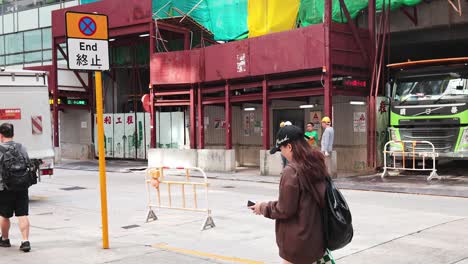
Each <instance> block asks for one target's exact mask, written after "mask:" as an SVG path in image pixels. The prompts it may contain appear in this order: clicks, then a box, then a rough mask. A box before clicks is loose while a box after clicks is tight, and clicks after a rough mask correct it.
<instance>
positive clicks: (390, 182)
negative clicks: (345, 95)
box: [57, 160, 468, 198]
mask: <svg viewBox="0 0 468 264" xmlns="http://www.w3.org/2000/svg"><path fill="white" fill-rule="evenodd" d="M454 165H455V166H454ZM146 167H147V164H146V162H145V161H122V160H108V161H107V164H106V169H107V171H109V172H124V173H125V172H127V173H130V172H132V171H142V170H144V169H145V168H146ZM57 168H61V169H68V170H82V171H98V170H99V167H98V162H97V161H95V160H88V161H76V160H64V161H63V162H62V163H61V164H58V165H57ZM390 173H391V176H390V177H387V178H385V179H382V178H381V177H380V175H381V174H380V173H375V174H370V175H363V176H356V175H355V173H354V174H353V173H345V172H340V173H339V175H338V179H335V182H336V183H337V185H338V186H339V187H340V188H342V189H347V190H361V191H376V192H391V193H408V194H422V195H437V196H450V197H465V198H468V163H463V164H462V163H461V162H457V163H455V164H453V163H447V162H446V163H442V166H441V168H439V174H440V175H441V176H442V179H438V180H437V179H436V180H432V181H430V182H428V181H426V178H427V176H428V173H425V174H420V175H418V174H415V173H411V172H410V173H406V172H401V173H400V174H398V173H397V172H396V171H391V172H390ZM183 174H184V172H183V171H181V172H180V175H183ZM207 175H208V177H209V178H210V179H222V180H230V181H247V182H257V183H276V184H277V183H279V179H280V177H279V176H260V174H259V171H258V169H255V168H242V169H240V170H238V171H237V172H234V173H219V172H207ZM194 176H195V177H197V176H198V177H200V174H197V173H195V174H194Z"/></svg>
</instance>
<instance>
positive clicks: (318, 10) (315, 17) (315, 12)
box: [298, 0, 422, 27]
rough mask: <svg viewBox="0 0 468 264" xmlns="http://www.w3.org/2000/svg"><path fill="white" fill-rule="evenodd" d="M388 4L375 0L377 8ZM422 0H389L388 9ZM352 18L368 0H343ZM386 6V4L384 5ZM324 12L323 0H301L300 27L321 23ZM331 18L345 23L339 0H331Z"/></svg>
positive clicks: (379, 8)
mask: <svg viewBox="0 0 468 264" xmlns="http://www.w3.org/2000/svg"><path fill="white" fill-rule="evenodd" d="M384 1H385V4H386V5H388V0H376V3H375V6H376V9H377V10H382V5H383V4H384ZM421 1H422V0H390V9H391V10H395V9H398V8H400V7H402V6H414V5H417V4H419V3H421ZM344 2H345V4H346V7H347V8H348V11H349V14H350V16H351V18H352V19H354V18H356V17H357V15H358V14H359V12H360V11H361V10H363V9H365V8H367V6H368V4H369V3H368V0H344ZM386 7H387V6H386ZM323 12H324V0H301V7H300V8H299V15H298V20H299V22H300V25H301V26H302V27H306V26H309V25H313V24H318V23H322V21H323ZM332 19H333V21H335V22H340V23H345V22H346V17H345V15H344V13H343V12H342V10H341V7H340V2H339V0H333V6H332Z"/></svg>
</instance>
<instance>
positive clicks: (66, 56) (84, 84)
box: [57, 45, 89, 92]
mask: <svg viewBox="0 0 468 264" xmlns="http://www.w3.org/2000/svg"><path fill="white" fill-rule="evenodd" d="M57 47H58V50H59V51H60V53H61V54H62V56H63V58H64V59H65V60H68V54H65V52H64V51H63V49H62V47H60V45H57ZM70 71H72V72H73V74H74V75H75V76H76V78H77V79H78V81H79V82H80V83H81V85H82V86H83V88H84V89H85V90H86V91H87V92H89V87H88V85H86V83H85V82H84V80H83V78H81V76H80V74H79V73H78V72H76V71H74V70H70Z"/></svg>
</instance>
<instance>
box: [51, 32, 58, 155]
mask: <svg viewBox="0 0 468 264" xmlns="http://www.w3.org/2000/svg"><path fill="white" fill-rule="evenodd" d="M57 74H58V71H57V43H56V42H55V38H52V78H51V79H52V83H51V84H50V85H52V92H53V100H54V104H53V107H52V111H53V113H52V115H53V118H54V147H56V148H58V147H59V120H58V119H59V115H58V81H57V79H58V77H57Z"/></svg>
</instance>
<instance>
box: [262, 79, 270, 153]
mask: <svg viewBox="0 0 468 264" xmlns="http://www.w3.org/2000/svg"><path fill="white" fill-rule="evenodd" d="M262 87H263V109H262V110H263V112H262V115H263V149H266V150H268V149H270V109H269V107H268V83H267V80H266V79H264V80H263V82H262Z"/></svg>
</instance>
